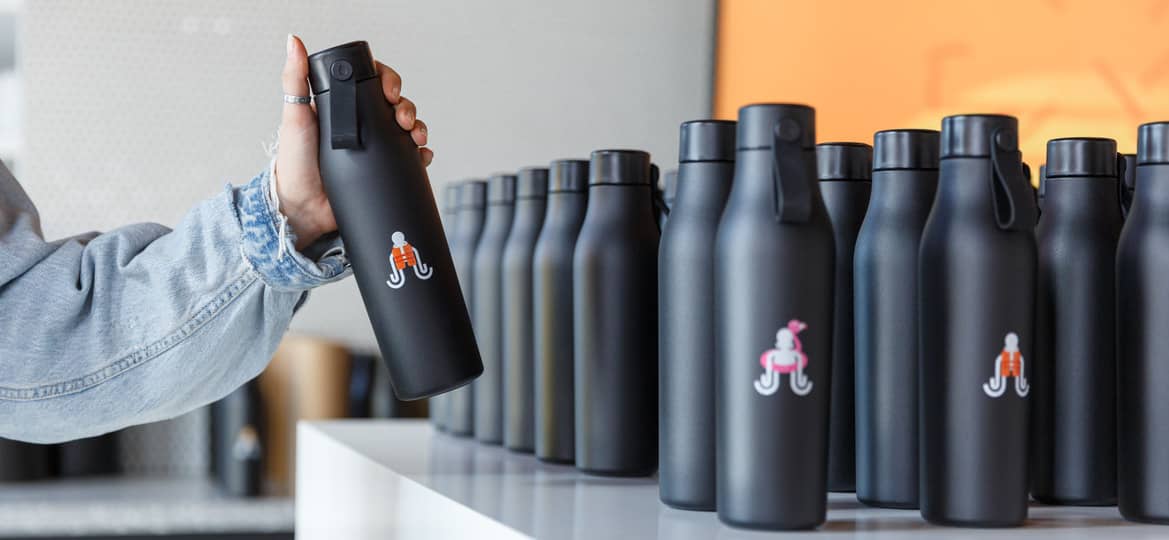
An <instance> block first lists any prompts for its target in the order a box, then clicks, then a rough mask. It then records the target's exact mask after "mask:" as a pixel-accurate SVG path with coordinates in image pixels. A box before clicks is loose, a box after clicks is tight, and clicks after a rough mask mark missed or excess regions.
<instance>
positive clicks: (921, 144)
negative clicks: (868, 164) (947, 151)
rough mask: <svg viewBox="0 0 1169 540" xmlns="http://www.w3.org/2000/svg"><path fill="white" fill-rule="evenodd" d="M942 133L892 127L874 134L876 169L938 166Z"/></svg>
mask: <svg viewBox="0 0 1169 540" xmlns="http://www.w3.org/2000/svg"><path fill="white" fill-rule="evenodd" d="M941 138H942V134H941V132H939V131H935V130H932V129H888V130H885V131H878V132H877V133H876V134H874V135H873V170H874V171H885V170H897V169H925V170H932V169H937V168H938V154H939V153H940V152H941V146H940V145H941Z"/></svg>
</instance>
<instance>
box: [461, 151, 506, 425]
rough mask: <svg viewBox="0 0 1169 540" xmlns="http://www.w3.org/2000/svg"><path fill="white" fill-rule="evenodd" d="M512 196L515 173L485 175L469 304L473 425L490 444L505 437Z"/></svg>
mask: <svg viewBox="0 0 1169 540" xmlns="http://www.w3.org/2000/svg"><path fill="white" fill-rule="evenodd" d="M515 196H516V177H515V175H514V174H498V175H495V176H492V177H491V178H489V179H488V180H487V218H486V221H484V222H483V234H482V235H481V236H480V237H479V245H478V246H476V247H475V262H474V266H473V270H472V274H473V276H474V285H472V291H471V294H472V296H471V297H472V300H471V307H472V309H474V311H475V336H476V338H478V340H479V346H480V347H481V348H482V351H481V353H482V355H483V376H482V377H480V379H479V380H478V381H475V384H474V385H472V387H471V390H472V392H473V395H474V399H475V407H474V420H475V421H474V428H475V429H474V431H475V439H477V440H478V441H480V442H485V443H490V444H502V443H503V378H504V373H503V369H504V361H503V318H504V313H503V294H502V291H503V248H504V245H505V244H507V235H508V234H510V233H511V225H512V222H513V221H514V218H515ZM452 429H453V427H452Z"/></svg>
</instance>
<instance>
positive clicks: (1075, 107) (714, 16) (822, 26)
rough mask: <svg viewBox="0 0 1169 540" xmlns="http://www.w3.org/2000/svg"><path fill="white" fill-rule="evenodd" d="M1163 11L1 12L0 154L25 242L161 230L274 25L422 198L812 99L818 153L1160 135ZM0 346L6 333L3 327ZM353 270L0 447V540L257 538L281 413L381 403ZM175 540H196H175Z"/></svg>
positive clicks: (280, 444)
mask: <svg viewBox="0 0 1169 540" xmlns="http://www.w3.org/2000/svg"><path fill="white" fill-rule="evenodd" d="M1167 25H1169V0H1132V1H1130V2H1125V3H1123V4H1120V5H1112V4H1104V3H1100V2H1097V1H1094V0H1036V1H1032V2H1016V1H1010V0H981V1H961V2H934V1H931V0H889V1H886V2H865V1H843V0H836V1H832V0H829V1H820V2H810V1H806V0H803V1H797V0H722V1H716V0H641V1H637V2H626V1H621V0H593V1H591V2H542V1H538V0H495V1H492V2H474V1H457V0H429V1H426V2H419V1H416V0H415V1H408V0H377V1H374V0H357V1H346V2H339V1H333V2H317V1H307V0H293V1H287V0H279V1H278V0H255V1H249V2H236V1H231V0H202V1H199V2H194V1H181V0H166V1H151V2H141V1H130V0H105V1H102V2H86V3H79V2H67V1H63V0H0V159H2V160H3V161H4V163H6V164H8V165H9V166H10V167H11V168H12V169H13V170H14V172H15V173H16V176H17V178H18V179H19V180H20V181H21V183H22V184H23V186H24V187H25V189H26V190H27V191H28V193H29V195H30V196H31V197H32V198H33V200H34V201H36V203H37V204H38V205H39V207H40V210H41V214H42V222H43V225H44V230H45V233H46V236H47V237H49V238H60V237H64V236H71V235H74V234H78V233H82V232H85V231H90V230H106V229H110V228H113V227H116V226H119V225H123V224H126V223H130V222H138V221H154V222H160V223H163V224H173V223H175V222H176V221H178V219H179V218H180V217H181V216H182V215H183V213H184V212H186V211H187V210H188V209H189V208H190V207H191V206H192V205H193V204H194V203H195V202H196V201H198V200H200V199H203V198H207V197H210V196H213V195H214V194H215V193H217V192H218V191H219V190H221V189H223V187H224V186H225V185H226V184H228V183H236V184H239V183H244V182H246V181H247V180H249V179H250V178H251V177H252V176H254V175H255V174H257V173H259V172H260V171H261V170H262V169H263V168H264V167H265V166H266V164H267V162H268V156H267V155H266V153H265V150H264V149H265V147H266V146H267V145H268V144H269V143H271V141H272V140H273V136H274V133H275V129H276V126H277V123H278V121H279V113H280V107H281V101H280V94H281V91H280V69H281V66H282V63H283V55H284V42H285V35H286V34H287V33H289V32H294V33H296V34H298V35H300V36H301V37H302V38H303V39H304V41H305V43H306V44H307V46H308V48H309V51H310V52H312V51H315V50H319V49H322V48H325V47H328V46H332V45H336V44H339V43H342V42H345V41H350V40H354V39H365V40H368V41H369V42H370V43H371V45H372V47H373V50H374V52H375V54H376V55H377V56H378V57H380V59H381V60H382V61H384V62H385V63H387V64H389V65H392V66H393V67H394V68H395V69H397V70H398V71H399V72H400V73H401V74H402V76H403V78H404V80H405V87H404V94H405V95H407V96H409V97H410V98H412V99H413V100H415V101H416V102H417V104H418V106H419V110H420V117H421V118H423V119H425V120H426V122H427V124H428V125H429V126H430V141H431V144H430V146H431V147H432V148H433V149H434V150H435V152H436V154H437V156H436V159H435V161H434V164H433V165H432V166H431V168H430V175H431V181H432V183H433V184H434V186H435V192H436V193H442V187H443V186H445V185H446V184H447V183H448V182H453V181H458V180H463V179H467V178H471V177H483V176H486V175H487V174H489V173H493V172H500V171H514V170H516V169H517V168H519V167H522V166H527V165H540V164H545V163H547V162H548V161H550V160H552V159H558V158H572V157H587V155H588V153H589V152H590V151H591V150H593V149H597V148H602V147H630V148H641V149H645V150H648V151H650V152H651V153H652V154H653V156H654V158H655V161H656V162H657V163H658V164H660V165H662V167H663V169H669V168H673V166H674V164H675V162H676V157H677V129H678V124H679V123H680V122H682V121H685V120H689V119H696V118H704V117H710V116H715V117H719V118H728V119H733V118H735V115H736V110H737V108H738V107H739V106H741V105H744V104H747V103H751V102H758V101H796V102H805V103H808V104H811V105H814V106H815V107H816V109H817V115H818V132H819V139H820V140H821V141H831V140H847V141H862V142H871V137H872V133H873V132H874V131H876V130H879V129H888V128H906V127H928V128H935V129H936V128H937V127H938V126H939V125H940V120H941V117H942V116H944V115H947V114H955V113H972V112H1001V113H1009V114H1014V115H1017V116H1019V118H1020V124H1021V131H1022V135H1023V139H1022V144H1023V151H1024V158H1025V159H1026V160H1028V161H1029V162H1030V163H1031V164H1032V165H1036V164H1038V163H1041V162H1042V161H1043V145H1044V143H1045V141H1046V140H1048V139H1050V138H1055V137H1060V136H1084V135H1093V136H1105V137H1113V138H1116V139H1117V140H1118V141H1119V142H1120V148H1121V150H1122V151H1125V152H1132V151H1133V150H1134V149H1135V135H1136V126H1137V124H1139V123H1141V122H1145V121H1151V120H1159V119H1165V118H1169V43H1166V42H1165V40H1164V29H1165V28H1166V27H1167ZM0 339H18V338H17V337H15V336H9V335H4V334H3V329H0ZM374 351H375V347H374V342H373V334H372V332H371V330H370V327H369V323H368V322H367V320H366V317H365V314H364V311H363V309H362V306H361V302H360V299H359V297H358V295H357V290H356V286H355V284H354V282H353V280H346V281H343V282H341V283H337V284H334V285H329V286H326V287H324V288H322V289H320V290H317V291H315V292H314V293H313V294H312V295H311V297H310V299H309V301H308V303H307V305H306V306H305V307H304V308H303V309H302V310H301V311H300V312H299V313H298V315H297V316H296V318H295V319H294V320H293V323H292V333H291V334H290V336H289V337H288V339H286V341H285V343H284V344H283V345H282V346H281V348H280V350H279V351H278V352H277V354H276V356H275V358H274V361H273V363H272V364H271V366H270V368H269V369H268V370H267V371H266V372H265V373H264V374H263V375H261V376H260V378H259V379H257V380H256V381H253V382H252V383H249V385H247V386H245V387H243V388H241V389H240V390H239V391H237V392H236V393H235V394H233V395H232V396H229V397H228V398H227V399H225V400H224V401H223V402H220V403H217V404H215V405H213V406H211V407H208V408H207V409H205V410H199V411H195V412H193V413H191V414H189V415H186V416H184V417H181V418H177V419H173V420H169V421H167V422H162V423H159V424H153V425H147V426H136V427H133V428H129V429H126V430H124V431H122V432H118V433H114V434H110V435H107V436H104V437H99V438H97V439H93V440H88V441H79V442H75V443H69V444H65V445H54V446H35V445H26V444H22V443H15V442H12V441H0V536H7V537H37V536H46V535H73V534H88V535H97V536H103V535H104V536H114V535H124V534H136V535H163V534H165V535H171V537H173V538H181V537H186V536H183V535H193V534H200V535H213V536H215V537H221V538H280V537H288V536H289V535H290V533H291V531H292V521H293V517H292V516H293V512H292V504H293V503H292V498H291V497H292V495H293V494H294V491H295V478H293V475H292V466H293V463H294V458H293V456H294V455H295V444H294V442H295V441H294V440H293V439H294V425H295V422H296V420H297V419H317V418H336V417H347V416H350V417H387V416H424V415H425V414H426V404H425V403H410V404H406V403H401V402H397V401H396V400H394V399H393V397H392V394H391V393H390V391H389V387H388V382H387V381H386V380H385V375H384V371H382V370H381V363H380V359H378V358H377V357H376V356H374ZM199 537H200V538H203V537H207V536H199Z"/></svg>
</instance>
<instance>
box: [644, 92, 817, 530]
mask: <svg viewBox="0 0 1169 540" xmlns="http://www.w3.org/2000/svg"><path fill="white" fill-rule="evenodd" d="M736 144H737V146H738V152H737V153H736V156H735V177H734V184H733V185H732V187H731V193H730V196H729V198H728V199H727V205H726V209H725V210H723V215H722V218H721V221H720V222H719V228H718V236H717V239H716V241H715V251H714V254H715V265H714V276H715V302H714V304H715V336H716V337H715V340H716V357H715V362H716V366H717V368H716V374H715V380H716V383H717V384H718V386H717V387H716V390H715V396H716V400H717V405H716V408H715V410H716V419H715V424H716V432H717V435H716V440H717V446H716V454H717V457H716V461H717V465H718V466H717V477H718V480H717V482H718V490H717V491H718V503H717V506H718V516H719V519H721V520H722V521H723V522H725V523H728V524H730V525H735V526H739V527H750V528H757V529H807V528H811V527H816V526H817V525H820V524H821V523H823V522H824V518H825V510H826V505H827V489H828V486H827V472H828V468H827V464H828V459H827V458H828V406H829V391H830V390H831V388H832V380H831V377H830V374H831V366H832V307H833V270H834V268H835V247H834V240H833V237H832V224H831V223H830V222H829V219H828V212H827V210H825V208H824V201H823V199H822V198H821V195H820V184H819V180H818V179H817V178H816V151H815V144H816V131H815V111H813V109H812V108H811V107H806V106H803V105H771V104H763V105H748V106H746V107H743V108H742V109H739V124H738V135H737V141H736ZM663 360H666V361H668V359H663Z"/></svg>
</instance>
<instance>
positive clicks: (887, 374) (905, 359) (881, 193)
mask: <svg viewBox="0 0 1169 540" xmlns="http://www.w3.org/2000/svg"><path fill="white" fill-rule="evenodd" d="M938 136H939V133H938V132H937V131H933V130H925V129H897V130H889V131H879V132H877V133H876V135H874V136H873V194H872V198H871V199H870V201H869V209H868V212H867V213H866V214H865V220H864V224H862V225H861V229H860V233H859V234H858V235H857V240H856V252H855V254H854V256H853V269H854V272H853V285H854V288H853V303H854V304H853V306H854V307H853V313H854V323H853V324H854V327H855V330H856V342H855V347H856V468H857V470H856V496H857V499H859V500H860V501H861V502H863V503H865V504H868V505H871V506H881V507H889V508H917V483H918V474H917V473H918V455H917V452H918V444H917V442H918V437H917V415H918V413H917V348H918V339H919V335H918V322H917V264H918V262H917V255H918V254H917V249H918V246H919V245H920V244H921V232H922V229H923V228H925V220H926V218H927V217H929V213H930V206H931V205H932V204H933V201H934V193H935V192H936V191H937V187H938V150H939V149H938ZM833 375H834V376H835V374H833ZM834 378H835V377H834ZM833 397H835V396H833Z"/></svg>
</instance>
